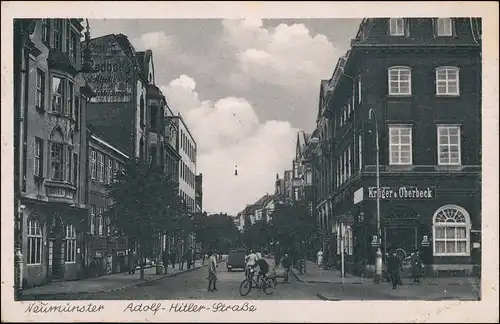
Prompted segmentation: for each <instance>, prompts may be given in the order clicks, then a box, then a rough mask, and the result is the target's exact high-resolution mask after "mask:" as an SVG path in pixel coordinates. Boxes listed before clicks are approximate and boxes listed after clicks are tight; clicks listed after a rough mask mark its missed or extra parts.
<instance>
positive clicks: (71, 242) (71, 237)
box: [64, 224, 77, 263]
mask: <svg viewBox="0 0 500 324" xmlns="http://www.w3.org/2000/svg"><path fill="white" fill-rule="evenodd" d="M65 240H66V247H65V253H64V263H76V254H77V242H76V229H75V226H74V225H73V224H67V225H66V237H65Z"/></svg>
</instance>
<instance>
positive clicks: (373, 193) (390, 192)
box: [367, 186, 435, 200]
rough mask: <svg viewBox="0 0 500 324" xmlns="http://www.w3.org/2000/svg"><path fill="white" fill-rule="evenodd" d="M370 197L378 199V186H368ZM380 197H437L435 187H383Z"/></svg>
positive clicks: (428, 198)
mask: <svg viewBox="0 0 500 324" xmlns="http://www.w3.org/2000/svg"><path fill="white" fill-rule="evenodd" d="M367 191H368V195H367V198H368V199H377V187H368V188H367ZM379 197H380V199H383V200H432V199H434V198H435V188H434V187H425V188H420V187H414V186H401V187H381V188H380V191H379Z"/></svg>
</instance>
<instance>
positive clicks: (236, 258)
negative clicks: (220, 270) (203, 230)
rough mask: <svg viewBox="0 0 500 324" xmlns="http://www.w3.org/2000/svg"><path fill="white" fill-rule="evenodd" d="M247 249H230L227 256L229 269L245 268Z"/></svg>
mask: <svg viewBox="0 0 500 324" xmlns="http://www.w3.org/2000/svg"><path fill="white" fill-rule="evenodd" d="M245 255H246V251H245V249H232V250H231V251H229V255H228V257H227V262H226V265H227V271H233V269H241V270H243V271H244V270H245Z"/></svg>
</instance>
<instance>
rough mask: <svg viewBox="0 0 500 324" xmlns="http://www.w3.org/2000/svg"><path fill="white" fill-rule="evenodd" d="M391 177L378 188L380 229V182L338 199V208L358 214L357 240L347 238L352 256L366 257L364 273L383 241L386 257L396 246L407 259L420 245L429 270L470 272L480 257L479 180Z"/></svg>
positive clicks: (353, 228)
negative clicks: (417, 181)
mask: <svg viewBox="0 0 500 324" xmlns="http://www.w3.org/2000/svg"><path fill="white" fill-rule="evenodd" d="M387 182H389V181H385V183H387ZM392 182H394V183H389V184H388V185H385V183H384V186H381V188H380V191H379V201H380V220H379V221H380V234H379V233H378V230H377V228H378V219H377V207H376V206H377V205H376V200H377V190H376V187H375V186H373V185H371V184H367V185H364V186H362V187H359V188H357V189H356V190H354V189H353V192H352V196H351V197H352V200H351V201H350V202H346V201H343V203H342V204H339V207H342V208H339V210H338V213H339V214H341V213H342V210H344V211H346V210H347V211H348V212H350V213H352V216H353V217H352V219H353V222H352V224H351V225H350V226H349V229H350V230H351V231H352V237H353V238H352V242H347V243H346V244H347V246H349V244H352V246H353V250H352V262H353V263H357V264H363V263H365V265H364V268H365V275H367V276H371V275H373V271H374V266H373V265H374V261H375V252H376V249H377V245H378V242H380V244H381V251H382V253H383V258H384V260H385V257H386V255H387V253H389V252H390V250H391V249H392V250H396V252H397V254H398V255H400V257H401V258H403V259H404V258H405V257H408V256H409V255H410V254H411V253H412V252H413V251H416V250H418V251H420V254H421V257H422V261H423V262H424V264H425V266H426V271H427V274H428V275H440V274H443V273H445V272H448V273H449V272H455V273H460V274H461V275H469V274H471V273H472V272H473V271H474V267H475V265H477V264H478V263H479V262H480V258H478V257H477V255H480V228H481V211H480V206H481V205H480V203H481V198H480V192H479V191H478V190H476V189H475V188H474V185H470V186H467V184H465V183H464V184H463V185H465V188H463V187H462V188H460V187H455V188H452V187H451V186H450V183H447V182H446V181H441V182H438V181H435V182H434V183H433V185H431V186H426V185H398V184H397V182H398V181H397V180H395V179H394V180H393V181H392ZM469 188H470V189H469ZM336 212H337V211H336ZM379 235H380V237H379Z"/></svg>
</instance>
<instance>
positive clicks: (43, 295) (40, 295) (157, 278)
mask: <svg viewBox="0 0 500 324" xmlns="http://www.w3.org/2000/svg"><path fill="white" fill-rule="evenodd" d="M206 266H207V265H206V264H204V265H201V266H199V267H194V268H190V269H186V270H183V271H181V272H176V273H172V274H167V275H161V276H159V277H156V278H152V279H150V280H144V281H141V282H136V283H133V284H130V285H126V286H122V287H118V288H112V289H108V290H99V291H77V292H60V293H45V294H33V295H25V296H23V297H22V298H20V299H19V300H18V301H29V300H37V299H40V298H44V297H54V296H70V295H71V296H75V295H76V296H80V295H86V294H98V293H109V292H115V291H120V290H123V289H128V288H132V287H141V286H144V285H147V284H149V283H151V282H155V281H158V280H161V279H164V278H168V277H175V276H177V275H179V274H182V273H186V272H190V271H194V270H198V269H201V268H204V267H206ZM139 280H140V279H139Z"/></svg>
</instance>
